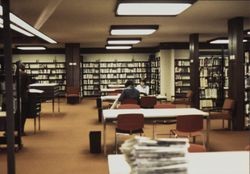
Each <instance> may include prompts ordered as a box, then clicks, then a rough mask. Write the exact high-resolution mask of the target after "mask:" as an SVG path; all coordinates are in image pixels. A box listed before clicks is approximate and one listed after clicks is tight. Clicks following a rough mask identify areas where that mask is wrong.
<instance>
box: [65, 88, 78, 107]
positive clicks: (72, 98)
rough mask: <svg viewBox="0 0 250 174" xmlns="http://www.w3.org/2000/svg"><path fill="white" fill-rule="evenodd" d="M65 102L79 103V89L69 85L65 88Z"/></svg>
mask: <svg viewBox="0 0 250 174" xmlns="http://www.w3.org/2000/svg"><path fill="white" fill-rule="evenodd" d="M66 91H67V92H66V97H67V103H69V104H76V103H80V90H79V88H76V87H73V86H69V87H67V90H66Z"/></svg>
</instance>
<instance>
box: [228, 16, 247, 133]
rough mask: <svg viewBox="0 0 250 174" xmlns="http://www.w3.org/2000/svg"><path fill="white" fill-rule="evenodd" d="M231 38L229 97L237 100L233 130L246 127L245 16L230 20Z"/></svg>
mask: <svg viewBox="0 0 250 174" xmlns="http://www.w3.org/2000/svg"><path fill="white" fill-rule="evenodd" d="M228 38H229V44H228V49H229V97H230V98H232V99H234V100H235V102H236V105H235V112H234V114H233V117H232V126H233V130H243V129H244V126H245V124H244V122H245V121H244V119H245V112H244V106H245V103H244V53H243V18H242V17H237V18H233V19H230V20H229V21H228Z"/></svg>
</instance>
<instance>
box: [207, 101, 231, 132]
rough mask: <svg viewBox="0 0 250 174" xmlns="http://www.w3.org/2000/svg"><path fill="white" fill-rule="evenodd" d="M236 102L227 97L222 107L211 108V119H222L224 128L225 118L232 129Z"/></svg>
mask: <svg viewBox="0 0 250 174" xmlns="http://www.w3.org/2000/svg"><path fill="white" fill-rule="evenodd" d="M234 105H235V102H234V100H232V99H229V98H228V99H225V101H224V104H223V106H222V108H221V109H218V108H215V109H212V110H210V112H209V119H210V120H218V119H220V120H222V127H223V128H224V120H227V121H228V128H229V129H231V122H232V113H233V111H234Z"/></svg>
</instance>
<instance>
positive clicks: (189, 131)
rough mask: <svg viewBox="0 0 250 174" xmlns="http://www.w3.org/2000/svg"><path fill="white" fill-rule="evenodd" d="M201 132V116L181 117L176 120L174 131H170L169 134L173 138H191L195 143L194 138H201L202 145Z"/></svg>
mask: <svg viewBox="0 0 250 174" xmlns="http://www.w3.org/2000/svg"><path fill="white" fill-rule="evenodd" d="M202 130H203V117H202V116H201V115H183V116H178V117H177V118H176V129H175V130H173V129H172V130H170V132H171V134H173V135H174V136H175V137H187V138H191V137H193V142H194V143H195V137H196V136H201V137H202V143H203V145H205V142H204V135H203V133H202Z"/></svg>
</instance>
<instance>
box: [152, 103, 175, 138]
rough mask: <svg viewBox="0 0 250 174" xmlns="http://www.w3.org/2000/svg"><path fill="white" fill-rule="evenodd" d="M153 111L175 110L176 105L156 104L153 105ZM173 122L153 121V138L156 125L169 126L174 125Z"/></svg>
mask: <svg viewBox="0 0 250 174" xmlns="http://www.w3.org/2000/svg"><path fill="white" fill-rule="evenodd" d="M154 108H155V109H168V108H176V105H174V104H172V103H156V105H154ZM175 123H176V121H175V120H155V121H153V136H154V137H155V132H156V125H157V124H164V125H169V124H175ZM156 135H166V134H162V133H161V134H156Z"/></svg>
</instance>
